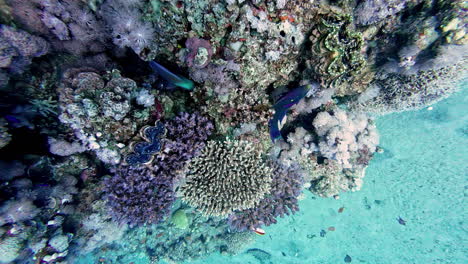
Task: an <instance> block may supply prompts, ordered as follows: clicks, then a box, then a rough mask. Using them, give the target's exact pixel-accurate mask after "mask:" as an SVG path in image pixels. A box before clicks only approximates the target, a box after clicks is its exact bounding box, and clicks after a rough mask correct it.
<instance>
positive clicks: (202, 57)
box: [185, 38, 213, 69]
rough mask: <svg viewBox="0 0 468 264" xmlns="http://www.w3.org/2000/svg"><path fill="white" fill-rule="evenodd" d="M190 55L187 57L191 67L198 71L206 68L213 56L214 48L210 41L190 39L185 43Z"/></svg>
mask: <svg viewBox="0 0 468 264" xmlns="http://www.w3.org/2000/svg"><path fill="white" fill-rule="evenodd" d="M185 46H186V47H187V49H188V54H187V56H186V57H185V60H186V61H187V65H188V66H189V67H195V68H198V69H201V68H204V67H206V65H208V63H210V60H211V56H213V48H212V47H211V44H210V42H209V41H208V40H204V39H200V38H189V39H187V41H185Z"/></svg>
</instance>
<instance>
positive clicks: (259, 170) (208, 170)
mask: <svg viewBox="0 0 468 264" xmlns="http://www.w3.org/2000/svg"><path fill="white" fill-rule="evenodd" d="M271 175H272V169H271V168H270V167H269V166H268V164H266V163H265V162H264V161H263V160H262V158H261V156H260V153H259V152H258V150H256V149H255V147H254V146H253V145H252V144H251V143H249V142H246V141H224V142H219V141H209V142H208V143H207V145H206V147H205V148H204V149H203V150H202V152H201V154H200V155H199V156H198V157H196V158H194V159H193V160H191V161H190V163H189V165H188V169H187V175H186V183H185V185H183V186H182V190H181V191H182V195H183V200H184V201H186V202H187V203H188V204H190V205H191V206H194V207H196V208H197V209H198V210H199V211H200V212H202V213H203V214H205V215H211V216H226V215H228V214H230V213H231V212H233V211H234V210H242V209H248V208H252V207H254V206H255V205H257V204H258V202H259V201H260V200H261V199H262V198H263V197H264V196H265V195H266V194H267V193H268V191H269V190H270V188H271V187H270V183H271Z"/></svg>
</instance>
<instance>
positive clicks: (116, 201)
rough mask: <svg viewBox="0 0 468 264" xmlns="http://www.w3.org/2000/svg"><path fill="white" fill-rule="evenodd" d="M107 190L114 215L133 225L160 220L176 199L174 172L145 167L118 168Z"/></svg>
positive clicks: (109, 181)
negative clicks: (168, 173)
mask: <svg viewBox="0 0 468 264" xmlns="http://www.w3.org/2000/svg"><path fill="white" fill-rule="evenodd" d="M105 189H106V193H107V194H108V195H107V201H108V205H109V206H110V207H111V209H112V216H113V217H114V218H115V219H116V220H117V221H119V222H122V223H128V224H131V225H140V224H144V223H159V222H161V221H162V220H164V218H165V217H166V216H167V215H168V214H169V212H170V208H171V206H172V203H173V202H174V200H175V195H174V192H173V179H172V177H171V175H167V174H166V175H165V174H154V172H153V171H151V170H150V169H147V168H144V167H123V168H118V169H115V170H114V173H113V175H112V177H110V178H107V179H106V180H105Z"/></svg>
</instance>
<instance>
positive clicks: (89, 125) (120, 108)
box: [58, 69, 152, 164]
mask: <svg viewBox="0 0 468 264" xmlns="http://www.w3.org/2000/svg"><path fill="white" fill-rule="evenodd" d="M137 89H138V87H137V84H136V83H135V81H133V80H131V79H128V78H124V77H122V76H121V75H120V73H119V72H118V71H113V72H111V73H110V75H108V76H106V77H102V76H101V75H99V74H98V73H96V72H95V71H92V70H90V69H71V70H69V71H67V72H66V73H65V74H64V79H63V81H62V83H61V85H60V87H59V89H58V92H59V106H60V110H61V114H60V116H59V119H60V121H61V122H62V123H63V124H66V125H68V126H69V127H70V128H72V129H73V130H74V133H75V135H76V137H77V138H78V139H79V140H80V141H81V142H82V144H83V145H85V146H86V148H87V149H89V150H93V151H94V152H95V153H96V155H97V156H98V158H99V159H100V160H102V161H103V162H105V163H110V164H118V163H119V162H120V161H121V149H122V148H123V147H124V146H125V145H126V143H128V140H129V139H130V138H131V137H132V136H133V135H135V133H136V132H137V129H138V128H139V127H141V125H142V124H145V123H147V122H148V121H149V119H150V111H152V108H144V109H141V108H140V107H137V106H136V104H135V101H134V98H135V92H136V90H137ZM121 124H128V125H121Z"/></svg>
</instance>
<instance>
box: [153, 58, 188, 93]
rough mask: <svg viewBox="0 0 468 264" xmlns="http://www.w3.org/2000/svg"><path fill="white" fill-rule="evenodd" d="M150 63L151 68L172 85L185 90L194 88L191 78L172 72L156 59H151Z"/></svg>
mask: <svg viewBox="0 0 468 264" xmlns="http://www.w3.org/2000/svg"><path fill="white" fill-rule="evenodd" d="M149 64H150V66H151V69H153V71H155V72H157V73H158V74H159V75H161V77H163V79H164V80H166V81H167V82H168V83H169V84H170V85H171V84H172V85H175V86H178V87H181V88H183V89H185V90H193V87H194V83H193V82H192V81H191V80H189V79H187V78H185V77H183V76H179V75H176V74H174V73H172V72H170V71H169V70H168V69H166V68H165V67H163V66H162V65H161V64H159V63H157V62H155V61H150V63H149Z"/></svg>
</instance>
